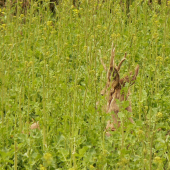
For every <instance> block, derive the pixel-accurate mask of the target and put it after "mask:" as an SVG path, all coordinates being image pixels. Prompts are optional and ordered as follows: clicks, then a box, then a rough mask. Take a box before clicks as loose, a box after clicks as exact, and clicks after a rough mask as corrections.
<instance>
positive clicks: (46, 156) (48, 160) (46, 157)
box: [44, 153, 53, 165]
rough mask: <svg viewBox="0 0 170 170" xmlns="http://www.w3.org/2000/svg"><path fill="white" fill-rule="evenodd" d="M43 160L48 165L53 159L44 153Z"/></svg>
mask: <svg viewBox="0 0 170 170" xmlns="http://www.w3.org/2000/svg"><path fill="white" fill-rule="evenodd" d="M44 160H45V161H46V163H47V165H50V164H51V163H52V161H53V157H52V155H51V154H50V153H45V154H44Z"/></svg>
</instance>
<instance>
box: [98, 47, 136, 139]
mask: <svg viewBox="0 0 170 170" xmlns="http://www.w3.org/2000/svg"><path fill="white" fill-rule="evenodd" d="M114 57H115V49H113V48H112V54H111V60H110V68H109V70H108V73H107V79H108V81H107V83H106V87H105V88H104V89H103V90H102V91H101V95H104V94H105V93H106V96H107V106H106V113H110V112H114V114H112V118H113V121H112V123H111V121H108V122H107V125H106V131H107V135H108V136H109V135H110V134H109V132H108V130H111V131H115V130H116V128H118V127H120V125H121V122H120V120H119V118H118V112H119V111H120V108H119V106H118V104H117V103H116V99H117V100H119V101H125V100H126V101H127V100H128V101H129V106H128V107H127V108H126V110H127V111H129V112H132V108H131V101H130V100H129V95H130V90H128V92H127V94H125V93H122V92H121V90H122V88H123V87H124V86H125V84H126V83H129V85H130V86H131V85H133V84H134V83H135V80H136V77H137V75H138V71H139V66H138V65H137V67H136V69H135V73H134V74H133V73H132V72H130V74H129V75H127V76H126V77H124V78H122V79H120V75H119V70H120V67H121V65H122V63H123V62H124V60H125V59H126V53H125V57H124V58H123V59H122V60H121V62H120V63H119V65H118V66H116V65H115V63H114ZM101 63H102V64H103V67H104V69H105V70H106V66H105V64H104V63H103V61H102V60H101ZM111 78H112V82H111ZM108 88H110V90H108ZM129 120H130V122H131V123H134V121H133V119H132V118H129Z"/></svg>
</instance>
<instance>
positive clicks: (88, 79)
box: [0, 0, 170, 170]
mask: <svg viewBox="0 0 170 170" xmlns="http://www.w3.org/2000/svg"><path fill="white" fill-rule="evenodd" d="M123 2H124V1H123ZM123 2H122V3H120V2H119V1H116V2H113V1H111V0H110V1H109V0H108V1H106V2H102V0H99V1H97V0H96V1H95V0H94V1H84V0H82V1H81V2H80V4H79V7H74V6H73V5H72V3H71V2H69V1H63V2H62V3H60V4H59V5H58V6H56V13H55V14H52V13H51V11H50V9H49V8H48V7H49V2H48V1H45V2H44V3H43V4H41V5H40V4H39V3H38V2H34V1H31V6H30V7H29V8H28V9H27V10H26V11H25V12H24V11H23V9H22V7H21V6H22V3H20V2H19V1H18V3H16V4H14V5H11V3H10V2H9V1H7V6H6V7H5V8H1V9H0V30H1V34H0V44H1V45H0V95H1V97H0V112H1V114H0V115H1V118H0V140H1V143H0V167H1V169H15V170H16V169H70V170H73V169H103V170H104V169H107V170H108V169H126V170H128V169H130V170H131V169H143V170H147V169H150V170H151V169H159V170H160V169H170V160H169V159H170V153H169V147H170V146H169V142H170V137H169V130H170V119H169V113H170V101H169V95H170V48H169V46H170V41H169V40H170V20H169V17H170V13H169V11H170V4H169V2H168V4H166V3H165V2H163V3H162V4H161V5H158V4H157V3H156V2H155V1H154V2H153V3H152V4H150V5H148V3H147V2H146V1H144V2H143V1H134V2H133V3H132V5H130V8H129V13H128V11H127V10H126V8H125V7H126V3H123ZM112 42H114V44H115V46H116V59H115V60H116V61H119V60H120V59H121V58H122V57H123V56H124V53H125V52H127V54H128V56H127V60H126V62H125V63H124V66H123V67H122V69H121V76H123V75H124V74H127V73H128V72H129V70H134V67H135V66H136V65H137V64H139V65H140V73H139V76H138V78H137V80H136V83H135V85H133V87H132V88H131V92H132V95H131V100H132V108H133V112H132V114H133V118H134V120H135V124H129V123H128V122H127V121H126V119H125V121H124V124H125V125H126V129H125V131H124V129H123V131H122V129H121V128H120V129H118V130H117V131H115V132H113V133H112V136H111V137H109V138H107V137H106V136H105V126H106V122H107V120H109V119H111V115H110V114H106V113H105V112H104V109H103V106H104V105H105V104H106V101H105V100H106V99H105V97H102V96H100V91H101V89H102V88H103V87H104V85H105V83H106V73H105V71H104V70H103V68H102V64H101V63H100V57H102V58H103V60H104V61H105V63H107V64H108V63H109V61H110V51H111V44H112ZM100 51H101V52H100ZM97 102H99V105H96V103H97ZM96 108H97V109H96ZM124 114H125V113H123V114H122V115H121V116H122V118H125V115H124ZM128 114H130V113H128ZM38 121H39V124H40V128H41V130H38V129H34V130H30V125H31V124H32V123H34V122H38ZM122 128H123V127H122Z"/></svg>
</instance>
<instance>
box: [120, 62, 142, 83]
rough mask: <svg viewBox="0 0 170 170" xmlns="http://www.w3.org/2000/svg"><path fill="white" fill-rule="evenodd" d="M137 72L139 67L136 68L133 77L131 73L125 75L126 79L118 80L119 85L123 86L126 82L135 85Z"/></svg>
mask: <svg viewBox="0 0 170 170" xmlns="http://www.w3.org/2000/svg"><path fill="white" fill-rule="evenodd" d="M138 72H139V65H137V66H136V69H135V74H134V75H133V74H132V72H130V74H129V75H127V76H126V77H124V78H122V79H121V80H120V84H121V85H123V86H124V85H125V83H126V82H127V83H129V84H130V85H133V84H134V83H135V80H136V77H137V75H138Z"/></svg>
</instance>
